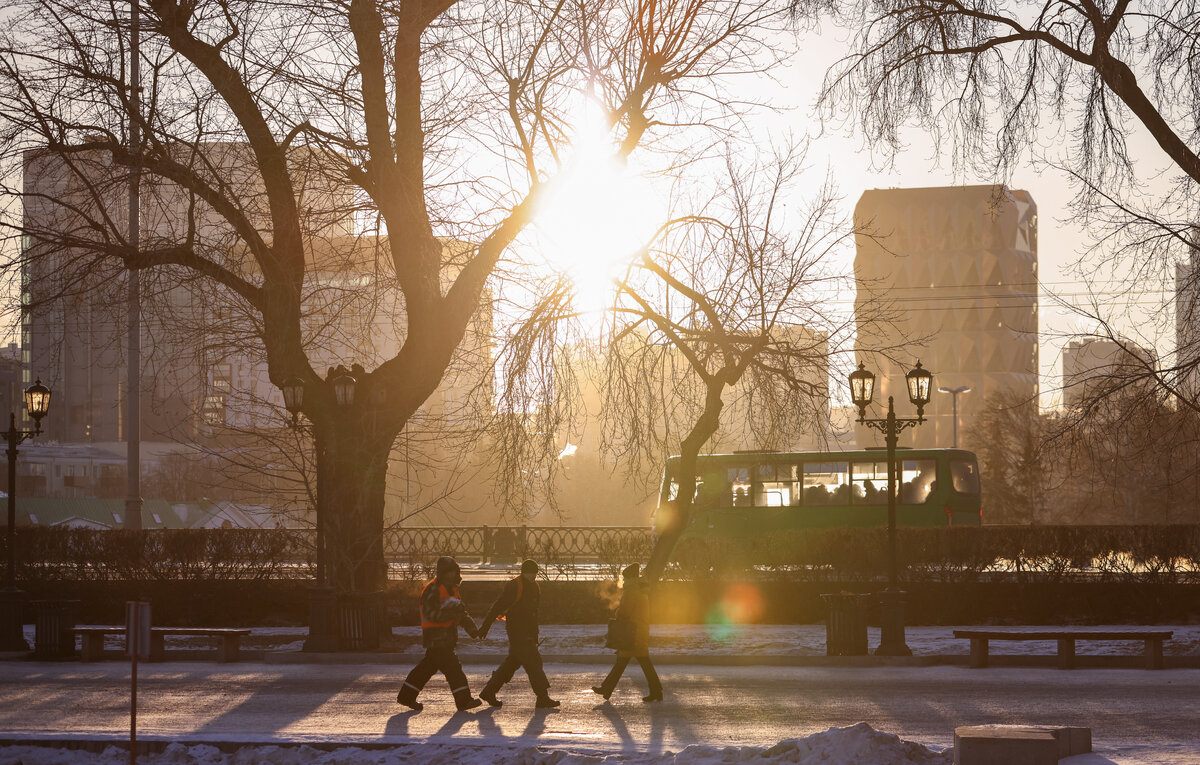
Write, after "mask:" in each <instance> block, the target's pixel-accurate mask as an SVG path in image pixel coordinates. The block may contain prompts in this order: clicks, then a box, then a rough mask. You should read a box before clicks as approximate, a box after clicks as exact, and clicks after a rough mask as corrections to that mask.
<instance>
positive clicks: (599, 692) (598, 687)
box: [592, 685, 612, 701]
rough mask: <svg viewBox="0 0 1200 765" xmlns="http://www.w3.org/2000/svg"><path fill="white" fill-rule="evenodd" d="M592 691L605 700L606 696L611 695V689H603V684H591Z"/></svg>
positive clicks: (606, 699)
mask: <svg viewBox="0 0 1200 765" xmlns="http://www.w3.org/2000/svg"><path fill="white" fill-rule="evenodd" d="M592 693H594V694H596V695H597V696H603V697H604V700H605V701H608V697H609V696H611V695H612V691H606V690H604V686H602V685H593V686H592Z"/></svg>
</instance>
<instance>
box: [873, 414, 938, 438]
mask: <svg viewBox="0 0 1200 765" xmlns="http://www.w3.org/2000/svg"><path fill="white" fill-rule="evenodd" d="M888 422H889V420H887V419H884V418H880V419H871V418H867V417H860V418H859V419H858V424H859V425H866V426H867V427H869V428H874V429H875V430H878V431H879V432H880V433H882V434H883V435H885V436H886V435H888V431H889V429H890V426H889V425H888ZM891 422H892V423H893V424H894V426H895V428H896V430H895V435H897V436H898V435H900V434H901V433H903V432H904V431H906V430H908V429H909V428H915V427H916V426H918V425H920V424H922V423H923V422H925V419H924V418H920V419H918V418H916V417H895V418H893V419H892V420H891Z"/></svg>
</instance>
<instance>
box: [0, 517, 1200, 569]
mask: <svg viewBox="0 0 1200 765" xmlns="http://www.w3.org/2000/svg"><path fill="white" fill-rule="evenodd" d="M16 538H17V562H18V570H17V578H18V580H19V581H21V582H23V583H33V582H56V581H64V582H86V581H141V582H197V581H241V582H245V581H283V580H311V579H312V578H313V574H314V562H313V548H312V535H311V534H310V533H308V532H303V531H288V530H274V529H273V530H248V529H200V530H154V531H144V532H134V531H98V530H92V529H71V528H67V529H60V528H20V529H17V533H16ZM897 550H898V559H899V566H900V576H901V578H902V579H903V580H904V581H907V582H913V583H918V582H945V583H970V582H976V581H991V582H997V581H1000V582H1003V581H1008V582H1029V581H1038V582H1069V581H1087V582H1096V581H1099V582H1133V583H1140V582H1154V583H1200V525H1178V526H983V527H955V528H901V529H898V530H897ZM388 552H389V555H394V554H395V553H396V551H388ZM404 552H405V554H406V555H407V554H409V553H411V552H413V551H404ZM422 552H423V551H422ZM429 552H430V553H431V554H433V553H434V552H436V554H439V555H440V554H448V553H449V554H453V551H440V550H439V551H429ZM645 552H646V551H645V550H643V549H642V548H641V546H640V545H623V546H621V549H619V550H618V549H614V550H609V551H607V553H608V554H606V555H605V556H604V558H603V560H601V561H600V567H601V570H602V571H604V572H607V573H608V574H609V575H611V576H614V577H615V575H616V572H618V571H620V569H621V568H622V567H624V566H625V565H626V564H628V563H632V562H640V561H642V560H645V557H644V554H645ZM675 560H676V563H675V565H674V566H672V568H671V570H670V571H668V573H667V577H666V578H667V579H673V580H685V581H686V580H693V579H694V580H703V581H710V580H738V579H745V580H752V579H776V580H785V581H796V582H817V583H820V582H850V583H855V582H860V583H866V582H875V581H879V580H881V579H882V578H884V577H886V575H887V560H888V556H887V530H886V529H882V528H865V529H864V528H837V529H818V530H804V531H787V532H780V533H776V534H772V535H770V536H763V537H753V538H746V539H711V540H701V539H685V540H684V541H683V542H681V543H680V545H679V548H678V549H677V550H676V554H675ZM543 563H544V564H546V565H545V566H544V568H545V570H546V572H547V574H548V575H550V576H551V577H552V578H555V579H571V578H573V577H574V575H575V570H574V568H573V566H568V565H566V564H565V563H563V564H558V565H556V562H555V561H554V560H546V559H543ZM427 568H428V567H427V566H425V565H422V564H420V563H417V564H413V565H410V566H409V567H408V568H400V569H393V575H394V576H396V578H397V579H398V580H400V581H416V580H419V579H422V578H424V577H425V576H427V575H428V574H429V571H428V570H427Z"/></svg>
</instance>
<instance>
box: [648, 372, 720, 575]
mask: <svg viewBox="0 0 1200 765" xmlns="http://www.w3.org/2000/svg"><path fill="white" fill-rule="evenodd" d="M724 389H725V385H724V382H722V381H720V380H717V381H713V382H710V383H709V385H708V393H707V395H706V396H705V399H704V411H703V412H701V413H700V416H699V417H698V418H696V423H695V425H693V426H692V429H691V430H690V431H688V434H687V437H686V438H684V439H683V442H682V443H681V444H680V445H679V463H678V464H679V474H678V475H677V476H675V480H676V482H678V484H679V493H678V494H677V495H676V497H675V513H673V515H674V519H673V522H672V523H671V525H670V527H669V528H666V529H663V530H662V531H661V532H660V533H659V535H658V538H657V539H655V540H654V549H653V550H651V551H650V559H649V560H647V561H646V569H645V571H644V572H642V577H643V578H644V579H646V580H647V581H655V580H657V579H658V578H659V577H661V576H662V574H663V571H664V570H666V568H667V564H668V563H670V562H671V555H672V554H673V553H674V552H675V546H676V545H678V544H679V540H680V538H681V537H682V536H683V532H684V531H686V530H687V527H688V526H689V525H690V524H691V522H692V502H693V500H694V499H695V496H696V462H697V461H698V460H699V457H700V450H701V449H703V448H704V445H705V444H706V443H708V440H709V439H710V438H712V437H713V434H714V433H716V432H717V429H718V428H719V427H720V425H721V409H723V408H724V406H725V405H724V403H723V402H722V401H721V393H722V392H723V391H724Z"/></svg>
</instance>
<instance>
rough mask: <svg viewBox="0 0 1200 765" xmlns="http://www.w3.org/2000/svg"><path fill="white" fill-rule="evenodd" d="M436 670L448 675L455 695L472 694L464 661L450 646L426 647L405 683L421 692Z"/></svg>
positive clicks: (447, 677)
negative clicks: (461, 660)
mask: <svg viewBox="0 0 1200 765" xmlns="http://www.w3.org/2000/svg"><path fill="white" fill-rule="evenodd" d="M435 672H441V673H442V674H443V675H445V676H446V682H447V683H449V684H450V692H451V693H453V694H454V695H455V697H457V696H459V695H461V694H466V695H467V696H470V695H471V690H470V688H469V687H468V686H467V676H466V674H465V673H464V672H463V668H462V662H460V661H459V660H458V654H456V653H454V649H453V648H452V647H450V646H430V647H428V648H426V649H425V656H424V657H423V658H422V659H421V661H420V662H418V663H417V666H415V667H413V668H412V672H409V673H408V677H406V678H404V684H405V685H407V686H409V687H410V688H411V689H412V690H413V692H414V693H419V692H420V691H421V689H422V688H424V687H425V683H428V682H429V678H431V677H433V675H434V673H435Z"/></svg>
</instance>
